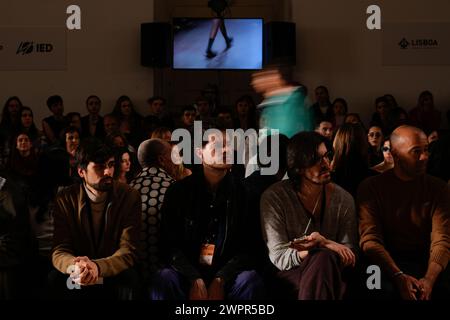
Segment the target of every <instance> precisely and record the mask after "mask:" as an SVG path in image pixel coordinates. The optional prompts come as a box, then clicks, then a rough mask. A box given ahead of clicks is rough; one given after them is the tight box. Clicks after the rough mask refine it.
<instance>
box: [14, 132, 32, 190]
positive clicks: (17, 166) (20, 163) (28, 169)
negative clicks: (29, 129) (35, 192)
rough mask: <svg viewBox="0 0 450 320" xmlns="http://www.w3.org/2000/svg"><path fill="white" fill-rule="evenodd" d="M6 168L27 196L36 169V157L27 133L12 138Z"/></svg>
mask: <svg viewBox="0 0 450 320" xmlns="http://www.w3.org/2000/svg"><path fill="white" fill-rule="evenodd" d="M7 168H8V169H9V174H10V175H11V176H12V177H14V179H15V180H16V182H17V184H18V185H20V186H21V189H22V192H24V194H25V195H26V196H27V197H28V196H29V192H31V191H30V190H31V188H32V185H33V182H34V181H33V179H34V178H35V176H36V174H37V170H38V157H37V156H36V153H35V151H34V148H33V147H32V145H31V140H30V137H29V136H28V134H26V133H20V134H19V135H17V136H16V137H15V138H14V139H13V143H12V146H11V155H10V158H9V162H8V165H7Z"/></svg>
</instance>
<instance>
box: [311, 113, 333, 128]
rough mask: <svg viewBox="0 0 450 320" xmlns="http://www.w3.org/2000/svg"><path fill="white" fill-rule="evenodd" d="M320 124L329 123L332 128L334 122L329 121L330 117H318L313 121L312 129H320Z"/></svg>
mask: <svg viewBox="0 0 450 320" xmlns="http://www.w3.org/2000/svg"><path fill="white" fill-rule="evenodd" d="M322 122H329V123H331V124H332V125H333V127H334V121H333V119H331V117H327V116H322V115H321V116H319V117H317V119H315V126H314V128H315V129H317V128H319V127H320V124H321V123H322Z"/></svg>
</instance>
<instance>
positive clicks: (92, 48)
mask: <svg viewBox="0 0 450 320" xmlns="http://www.w3.org/2000/svg"><path fill="white" fill-rule="evenodd" d="M153 1H154V0H133V1H110V0H74V1H68V0H39V1H33V0H1V1H0V27H1V26H65V25H66V18H67V16H68V15H67V14H66V8H67V7H68V6H69V5H71V4H77V5H79V6H80V7H81V14H82V29H81V30H80V31H68V32H67V70H66V71H7V72H6V71H0V106H1V108H3V104H4V102H5V100H6V99H7V97H9V96H12V95H17V96H19V97H20V98H21V99H22V102H23V103H24V104H25V105H27V106H30V107H32V108H33V110H34V112H35V122H36V124H37V125H38V126H40V119H41V118H43V117H44V116H47V115H48V114H49V110H48V109H47V107H46V105H45V102H46V99H47V97H48V96H49V95H52V94H60V95H61V96H62V97H63V99H64V104H65V112H69V111H79V112H81V113H82V114H85V113H86V110H85V100H86V97H87V96H88V95H90V94H97V95H98V96H100V98H101V99H102V101H103V107H102V111H101V112H102V114H105V113H108V112H110V111H111V110H112V108H113V105H114V102H115V100H116V99H117V97H118V96H120V95H122V94H126V95H129V96H130V97H131V98H132V100H133V101H134V102H135V104H136V105H137V107H138V109H139V110H140V111H141V112H142V113H144V114H145V107H146V104H145V100H146V99H147V98H148V97H150V96H151V95H152V94H153V70H152V69H149V68H144V67H142V66H141V65H140V24H141V23H142V22H151V21H153Z"/></svg>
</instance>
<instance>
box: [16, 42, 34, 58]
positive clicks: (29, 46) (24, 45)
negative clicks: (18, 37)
mask: <svg viewBox="0 0 450 320" xmlns="http://www.w3.org/2000/svg"><path fill="white" fill-rule="evenodd" d="M32 52H33V41H31V42H29V41H26V42H21V43H20V44H19V47H18V48H17V51H16V54H20V53H22V55H25V54H29V53H32Z"/></svg>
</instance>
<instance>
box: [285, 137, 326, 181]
mask: <svg viewBox="0 0 450 320" xmlns="http://www.w3.org/2000/svg"><path fill="white" fill-rule="evenodd" d="M322 143H323V144H325V146H326V145H327V143H326V138H325V137H323V136H321V135H320V134H318V133H317V132H311V131H308V132H300V133H297V134H296V135H294V136H293V137H292V138H291V140H290V141H289V144H288V147H287V173H288V176H289V179H290V180H291V181H292V182H293V183H294V185H295V186H296V187H298V186H299V185H300V182H301V181H300V180H301V177H300V172H301V170H303V169H307V168H310V167H312V166H314V165H315V164H316V163H317V161H319V154H318V152H317V151H318V149H319V146H320V145H321V144H322Z"/></svg>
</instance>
